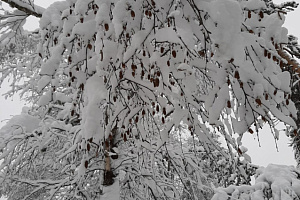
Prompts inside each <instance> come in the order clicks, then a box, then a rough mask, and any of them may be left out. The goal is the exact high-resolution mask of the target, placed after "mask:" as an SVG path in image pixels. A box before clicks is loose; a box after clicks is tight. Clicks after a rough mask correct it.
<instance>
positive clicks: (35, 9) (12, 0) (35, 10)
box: [1, 0, 45, 18]
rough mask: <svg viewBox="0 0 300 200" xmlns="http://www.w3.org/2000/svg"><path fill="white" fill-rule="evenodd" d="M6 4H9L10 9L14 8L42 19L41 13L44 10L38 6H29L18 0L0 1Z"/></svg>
mask: <svg viewBox="0 0 300 200" xmlns="http://www.w3.org/2000/svg"><path fill="white" fill-rule="evenodd" d="M1 1H3V2H5V3H7V4H9V5H10V6H11V7H12V8H16V9H18V10H20V11H23V12H25V13H26V14H27V15H32V16H35V17H38V18H41V17H42V14H43V12H44V11H45V9H44V8H42V7H40V6H38V5H34V4H32V5H30V4H29V3H24V2H22V1H20V0H1Z"/></svg>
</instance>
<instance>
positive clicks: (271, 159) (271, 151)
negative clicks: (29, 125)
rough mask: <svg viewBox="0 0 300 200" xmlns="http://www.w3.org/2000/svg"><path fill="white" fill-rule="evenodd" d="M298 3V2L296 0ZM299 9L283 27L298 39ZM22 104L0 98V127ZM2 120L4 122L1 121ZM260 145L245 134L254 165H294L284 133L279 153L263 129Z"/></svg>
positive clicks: (44, 0) (42, 0)
mask: <svg viewBox="0 0 300 200" xmlns="http://www.w3.org/2000/svg"><path fill="white" fill-rule="evenodd" d="M54 1H55V0H35V2H36V4H38V5H40V6H42V7H47V6H49V5H50V4H51V3H52V2H54ZM298 1H299V0H298ZM274 2H275V3H281V2H283V1H282V0H274ZM299 19H300V9H299V8H298V9H297V10H296V11H294V12H292V13H289V14H288V16H287V20H286V23H285V25H284V26H285V27H287V28H288V29H289V34H293V35H295V36H297V37H298V38H299V37H300V24H299ZM28 21H29V22H28V23H27V24H26V28H27V29H35V28H37V27H38V21H37V19H33V18H31V19H30V20H28ZM6 90H7V84H4V85H3V86H2V88H1V89H0V94H3V93H4V92H5V91H6ZM22 107H23V103H22V102H20V100H19V98H18V96H15V97H14V98H13V99H11V98H9V99H8V100H5V99H4V97H3V96H0V121H1V122H0V127H1V126H3V125H4V124H5V122H6V121H5V120H6V119H9V118H11V116H13V115H17V114H19V113H20V112H21V108H22ZM2 120H4V121H2ZM259 138H260V144H261V146H262V147H259V144H258V141H257V136H255V135H250V134H247V133H246V134H245V136H244V139H243V143H244V144H245V146H246V147H247V148H248V149H249V154H250V156H251V157H252V161H253V163H254V164H258V165H263V166H266V165H267V164H268V163H277V164H286V165H295V163H296V162H295V161H294V159H293V153H292V151H291V148H290V147H288V145H287V144H288V143H289V141H288V139H287V137H286V136H285V134H284V132H281V134H280V140H279V142H278V147H279V152H277V150H276V146H275V141H274V139H273V138H272V134H271V133H270V131H269V129H268V128H267V127H265V128H264V129H263V130H262V131H260V134H259Z"/></svg>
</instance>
